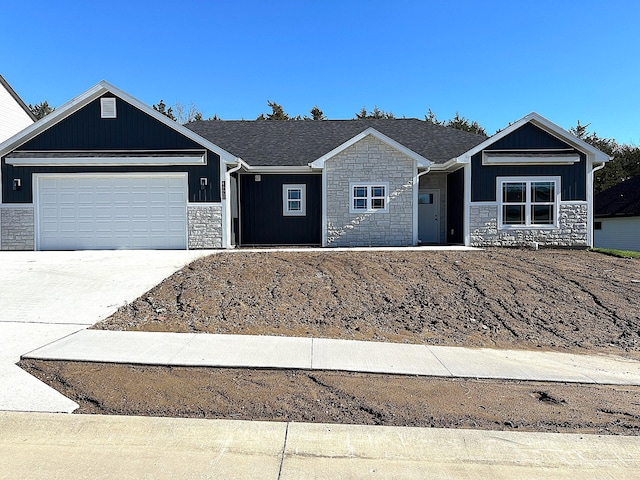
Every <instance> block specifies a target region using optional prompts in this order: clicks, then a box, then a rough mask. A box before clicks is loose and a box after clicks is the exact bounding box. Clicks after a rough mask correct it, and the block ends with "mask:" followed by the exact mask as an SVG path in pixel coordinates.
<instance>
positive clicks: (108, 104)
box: [100, 97, 118, 118]
mask: <svg viewBox="0 0 640 480" xmlns="http://www.w3.org/2000/svg"><path fill="white" fill-rule="evenodd" d="M100 118H118V111H117V109H116V98H115V97H103V98H101V99H100Z"/></svg>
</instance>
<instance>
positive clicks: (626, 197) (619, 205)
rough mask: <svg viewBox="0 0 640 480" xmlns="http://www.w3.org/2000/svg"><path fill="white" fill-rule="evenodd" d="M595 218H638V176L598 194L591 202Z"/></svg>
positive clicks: (639, 177) (639, 176) (639, 194)
mask: <svg viewBox="0 0 640 480" xmlns="http://www.w3.org/2000/svg"><path fill="white" fill-rule="evenodd" d="M593 203H594V211H595V216H597V217H613V216H640V175H637V176H635V177H633V178H630V179H629V180H625V181H624V182H622V183H619V184H617V185H614V186H613V187H610V188H608V189H606V190H605V191H604V192H600V193H598V194H597V195H596V196H595V197H594V200H593Z"/></svg>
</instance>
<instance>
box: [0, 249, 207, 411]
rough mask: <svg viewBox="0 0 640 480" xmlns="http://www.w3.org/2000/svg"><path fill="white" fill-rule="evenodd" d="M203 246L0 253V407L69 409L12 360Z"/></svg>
mask: <svg viewBox="0 0 640 480" xmlns="http://www.w3.org/2000/svg"><path fill="white" fill-rule="evenodd" d="M210 253H212V252H211V251H205V250H200V251H144V250H142V251H81V252H0V278H2V282H0V306H1V307H2V308H0V385H2V388H1V389H0V410H18V411H45V412H71V411H73V410H75V409H76V408H78V405H77V404H76V403H75V402H72V401H71V400H69V399H68V398H66V397H64V396H62V395H61V394H59V393H58V392H57V391H55V390H53V389H52V388H50V387H49V386H47V385H46V384H44V383H43V382H40V381H39V380H38V379H36V378H34V377H32V376H31V375H28V374H27V373H25V372H24V371H22V370H21V369H20V368H18V367H17V366H15V365H14V364H15V363H16V362H17V361H18V360H19V359H20V356H21V355H23V354H25V353H28V352H30V351H32V350H34V349H37V348H38V347H42V346H44V345H48V344H49V343H51V342H53V341H55V340H58V339H61V338H64V337H66V336H67V335H70V334H72V333H74V332H77V331H79V330H82V329H84V328H86V327H87V326H90V325H92V324H94V323H95V322H97V321H99V320H101V319H103V318H105V317H107V316H109V315H110V314H111V313H113V312H114V311H115V310H116V309H117V308H118V307H119V306H120V305H122V304H124V303H126V302H129V301H132V300H134V299H135V298H137V297H139V296H140V295H142V294H143V293H144V292H146V291H147V290H149V289H150V288H152V287H153V286H154V285H156V284H157V283H159V282H161V281H162V280H163V279H164V278H166V277H168V276H169V275H171V274H172V273H173V272H175V271H176V270H179V269H180V268H182V267H183V266H184V265H186V264H187V263H189V262H191V261H193V260H195V259H196V258H199V257H201V256H205V255H208V254H210Z"/></svg>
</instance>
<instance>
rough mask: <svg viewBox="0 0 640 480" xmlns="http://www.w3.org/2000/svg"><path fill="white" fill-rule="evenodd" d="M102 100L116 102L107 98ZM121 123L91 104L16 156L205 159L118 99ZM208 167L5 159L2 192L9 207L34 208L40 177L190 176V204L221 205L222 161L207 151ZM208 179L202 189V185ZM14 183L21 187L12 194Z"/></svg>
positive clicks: (190, 142) (196, 147)
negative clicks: (35, 163)
mask: <svg viewBox="0 0 640 480" xmlns="http://www.w3.org/2000/svg"><path fill="white" fill-rule="evenodd" d="M103 97H114V95H112V94H106V95H104V96H103ZM116 111H117V117H116V118H114V119H112V118H101V115H100V99H99V98H98V99H96V100H94V101H93V102H90V103H89V104H87V105H86V106H84V107H83V108H81V109H80V110H78V111H77V112H74V113H73V114H72V115H70V116H69V117H67V118H65V119H63V120H61V121H60V122H58V123H57V124H55V125H53V126H52V127H51V128H48V129H47V130H45V131H44V132H42V133H40V134H39V135H37V136H36V137H34V138H32V139H31V140H29V141H28V142H26V143H24V144H23V145H21V146H20V147H19V148H17V149H16V150H15V151H16V152H42V153H47V152H51V153H56V152H78V151H80V152H87V156H91V153H92V152H95V153H104V152H113V157H117V156H118V152H122V151H126V152H140V153H144V152H148V153H154V152H164V153H167V154H168V155H173V156H179V155H180V154H181V153H183V152H184V153H185V154H193V153H194V152H198V153H205V149H203V148H202V146H201V145H199V144H198V143H196V142H194V141H193V140H191V139H190V138H187V137H185V136H184V135H182V134H181V133H180V132H177V131H176V130H174V129H172V128H170V127H168V126H167V125H165V124H163V123H162V122H159V121H158V120H156V119H155V118H153V117H151V116H150V115H148V114H147V113H145V112H143V111H141V110H139V109H138V108H137V107H134V106H133V105H130V104H129V103H127V102H125V101H124V100H122V99H120V98H119V97H116ZM206 158H207V163H206V164H205V165H159V166H98V167H96V166H94V167H83V166H81V165H76V166H67V167H63V166H38V167H31V166H19V167H18V166H15V167H14V166H12V165H8V164H7V163H6V157H5V158H3V159H2V164H1V166H0V168H1V169H2V191H3V202H5V203H32V202H33V194H32V190H33V189H32V177H33V174H38V173H99V172H102V173H130V172H149V173H159V172H172V173H173V172H176V173H177V172H186V173H187V174H188V177H189V202H193V203H197V202H220V200H221V198H220V166H219V165H220V156H219V155H218V154H216V153H214V152H211V151H209V150H206ZM201 178H206V179H207V184H206V185H205V186H204V187H203V186H201V184H200V179H201ZM13 179H19V180H20V181H21V187H20V188H19V189H17V190H13Z"/></svg>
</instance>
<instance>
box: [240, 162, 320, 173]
mask: <svg viewBox="0 0 640 480" xmlns="http://www.w3.org/2000/svg"><path fill="white" fill-rule="evenodd" d="M242 166H243V167H244V170H246V171H247V172H251V173H265V174H266V173H313V170H312V169H311V167H309V166H308V165H302V166H284V165H274V166H260V165H255V166H252V165H248V164H247V163H246V162H244V161H242Z"/></svg>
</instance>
